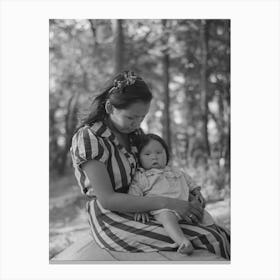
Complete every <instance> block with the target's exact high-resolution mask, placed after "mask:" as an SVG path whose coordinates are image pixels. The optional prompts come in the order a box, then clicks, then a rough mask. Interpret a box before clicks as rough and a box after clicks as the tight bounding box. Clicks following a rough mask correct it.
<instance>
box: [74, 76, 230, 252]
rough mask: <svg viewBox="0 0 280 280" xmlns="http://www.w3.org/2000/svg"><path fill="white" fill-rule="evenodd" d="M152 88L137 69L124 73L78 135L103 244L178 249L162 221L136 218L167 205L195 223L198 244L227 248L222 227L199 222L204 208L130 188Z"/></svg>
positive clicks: (80, 174)
mask: <svg viewBox="0 0 280 280" xmlns="http://www.w3.org/2000/svg"><path fill="white" fill-rule="evenodd" d="M151 99H152V94H151V92H150V90H149V88H148V86H147V84H146V83H145V82H144V81H143V79H141V78H140V77H139V76H136V75H135V74H134V73H133V72H130V71H125V72H123V73H120V74H119V75H117V76H116V77H114V78H113V80H112V81H111V82H110V84H109V85H108V87H107V88H106V89H105V90H104V91H103V92H102V93H101V94H100V95H99V96H97V97H96V98H95V99H94V101H93V104H92V110H91V112H90V114H89V115H88V117H87V118H86V119H85V120H84V121H83V122H82V125H81V126H80V128H79V129H78V130H77V131H76V133H75V134H74V136H73V139H72V147H71V156H72V160H73V166H74V169H75V175H76V178H77V180H78V183H79V185H80V187H81V190H82V192H83V193H84V194H85V195H86V196H87V197H88V198H89V201H88V203H87V212H88V216H89V222H90V225H91V230H92V233H93V236H94V238H95V240H96V242H97V243H98V244H99V245H100V247H102V248H106V249H109V250H114V251H124V252H128V251H129V252H151V251H159V250H176V247H177V244H176V243H175V242H174V241H173V240H172V239H171V238H170V237H169V236H168V235H167V233H166V232H165V230H164V228H163V227H162V225H161V224H159V223H157V222H156V221H150V222H149V223H146V224H143V223H141V222H138V221H134V217H133V213H143V212H148V211H153V210H159V209H162V208H167V209H171V210H174V211H176V212H177V213H178V214H179V215H180V216H182V217H184V218H185V220H186V221H187V222H189V223H192V224H193V225H185V224H184V225H182V227H183V231H184V233H185V234H186V235H187V236H188V237H190V238H191V239H192V240H196V243H197V247H199V248H203V249H206V250H209V251H211V252H215V251H219V252H220V251H222V252H224V251H225V250H226V248H225V247H226V246H227V244H226V243H225V238H224V235H223V234H222V233H220V232H219V231H218V230H216V229H213V228H203V229H202V228H201V227H196V226H195V225H194V224H197V223H198V221H200V220H201V217H202V213H203V208H202V206H201V204H200V203H199V202H198V201H196V200H193V201H191V202H188V201H183V200H179V199H174V198H168V197H137V196H134V195H129V194H127V192H128V189H129V185H130V183H131V181H132V179H133V176H134V174H135V172H136V167H137V162H136V159H137V148H136V146H137V141H138V140H139V136H140V135H141V134H142V131H141V129H140V124H141V122H142V120H143V119H144V117H145V116H146V114H147V113H148V111H149V107H150V102H151Z"/></svg>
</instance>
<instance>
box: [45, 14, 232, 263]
mask: <svg viewBox="0 0 280 280" xmlns="http://www.w3.org/2000/svg"><path fill="white" fill-rule="evenodd" d="M49 47H50V108H49V109H50V115H49V117H50V123H49V125H50V150H49V151H50V161H49V164H50V261H51V262H55V263H57V262H59V261H63V260H65V261H69V260H73V261H74V260H76V261H115V262H119V261H120V262H121V261H130V262H131V261H135V262H137V261H146V262H172V261H187V262H188V261H191V262H192V261H196V262H197V261H216V262H217V261H218V262H223V261H230V20H228V19H218V20H216V19H213V20H207V19H193V20H187V19H185V20H184V19H172V20H170V19H157V20H153V19H145V20H144V19H139V20H135V19H133V20H128V19H113V20H104V19H98V20H95V19H87V20H58V19H52V20H50V45H49ZM125 69H127V70H125Z"/></svg>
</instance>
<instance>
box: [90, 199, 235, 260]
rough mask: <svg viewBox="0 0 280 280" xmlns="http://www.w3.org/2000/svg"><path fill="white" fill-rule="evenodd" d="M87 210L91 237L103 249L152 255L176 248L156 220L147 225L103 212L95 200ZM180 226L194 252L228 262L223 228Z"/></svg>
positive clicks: (225, 234) (228, 247)
mask: <svg viewBox="0 0 280 280" xmlns="http://www.w3.org/2000/svg"><path fill="white" fill-rule="evenodd" d="M87 211H88V214H89V222H90V225H91V229H92V233H93V235H94V238H95V240H96V242H97V243H98V244H99V246H100V247H102V248H106V249H109V250H112V251H122V252H153V251H165V250H169V251H170V250H172V251H173V250H176V248H177V247H178V246H177V244H176V243H174V242H173V240H172V239H171V238H170V237H169V236H168V235H167V234H166V232H165V230H164V229H163V227H162V225H161V224H159V223H158V222H157V221H155V220H152V221H150V222H149V223H146V224H144V223H141V222H136V221H134V219H133V216H132V215H129V214H123V213H115V212H111V211H108V210H105V209H104V208H102V206H101V205H100V204H99V203H98V202H97V201H96V200H92V201H90V202H88V205H87ZM180 225H181V228H182V230H183V232H184V234H185V235H186V237H187V238H189V240H190V241H191V242H192V244H193V246H194V248H195V249H206V250H208V251H210V252H211V253H215V254H217V255H221V256H222V257H224V258H227V259H229V252H230V245H229V241H228V240H229V235H227V234H228V232H226V231H225V230H224V229H223V228H221V227H218V226H216V225H212V226H203V225H190V224H187V223H185V222H180Z"/></svg>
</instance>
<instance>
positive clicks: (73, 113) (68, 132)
mask: <svg viewBox="0 0 280 280" xmlns="http://www.w3.org/2000/svg"><path fill="white" fill-rule="evenodd" d="M78 97H79V93H77V92H76V93H75V94H74V95H72V96H71V98H70V99H69V102H68V106H67V114H66V116H65V146H64V149H63V150H62V151H61V154H60V164H59V169H58V173H59V174H60V175H62V174H64V171H65V167H66V163H67V157H68V153H69V149H70V147H71V142H72V136H73V133H74V130H75V128H76V125H77V110H78V108H77V102H78Z"/></svg>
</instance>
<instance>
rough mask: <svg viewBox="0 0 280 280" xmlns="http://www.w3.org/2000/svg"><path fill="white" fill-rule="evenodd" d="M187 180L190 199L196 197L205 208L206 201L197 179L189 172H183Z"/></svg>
mask: <svg viewBox="0 0 280 280" xmlns="http://www.w3.org/2000/svg"><path fill="white" fill-rule="evenodd" d="M183 174H184V177H185V180H186V182H187V184H188V186H189V188H190V197H189V200H190V201H192V200H193V199H196V200H198V201H199V203H200V204H201V205H202V207H203V208H205V204H206V201H205V199H204V197H203V195H202V194H201V192H200V191H201V187H200V186H198V185H197V184H196V183H195V181H194V180H193V179H192V177H191V176H189V175H188V174H187V173H185V172H183Z"/></svg>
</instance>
